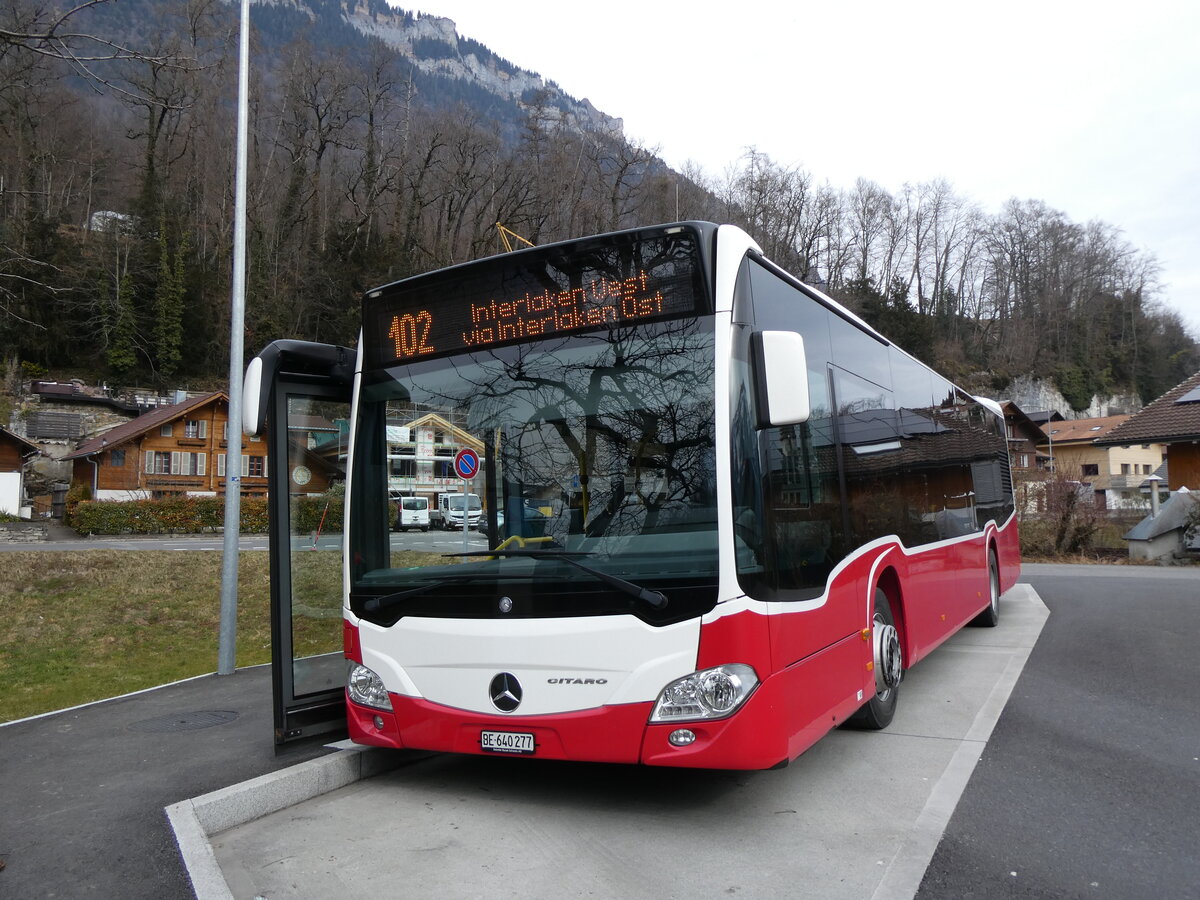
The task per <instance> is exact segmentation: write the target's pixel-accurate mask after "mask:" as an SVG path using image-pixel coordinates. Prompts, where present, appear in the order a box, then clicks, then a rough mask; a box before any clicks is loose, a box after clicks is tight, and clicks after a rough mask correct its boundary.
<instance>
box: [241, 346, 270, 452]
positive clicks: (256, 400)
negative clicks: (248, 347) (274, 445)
mask: <svg viewBox="0 0 1200 900" xmlns="http://www.w3.org/2000/svg"><path fill="white" fill-rule="evenodd" d="M266 377H267V376H265V375H264V374H263V361H262V359H261V358H260V357H257V356H256V357H254V359H252V360H250V365H248V366H247V367H246V375H245V378H244V379H243V382H242V433H243V434H246V435H249V436H250V437H258V436H259V435H260V434H261V433H262V429H263V426H264V425H265V424H266V422H267V409H266V404H267V398H268V397H269V396H270V393H271V387H270V385H268V384H265V383H264V382H265V380H266Z"/></svg>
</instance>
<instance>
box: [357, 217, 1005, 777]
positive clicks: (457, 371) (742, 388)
mask: <svg viewBox="0 0 1200 900" xmlns="http://www.w3.org/2000/svg"><path fill="white" fill-rule="evenodd" d="M359 368H360V371H359V373H358V375H357V384H356V409H355V426H354V435H353V445H352V451H351V469H352V476H351V480H350V489H349V499H348V504H347V505H348V513H347V517H348V538H347V578H348V582H347V596H346V610H345V620H346V621H345V644H346V655H347V657H348V658H349V659H350V660H351V661H352V668H351V674H350V678H349V686H348V690H347V697H348V710H349V713H348V716H349V723H350V731H351V736H352V737H353V739H354V740H356V741H358V742H360V743H365V744H372V745H377V746H385V747H396V748H401V747H403V748H417V749H427V750H437V751H446V752H460V753H479V754H505V755H514V756H521V757H525V758H531V759H545V758H549V759H574V760H594V761H605V762H624V763H643V764H652V765H676V766H695V767H708V768H767V767H771V766H776V765H779V764H782V763H786V762H788V761H789V760H790V759H793V758H795V757H796V756H797V755H798V754H799V753H802V752H803V751H804V750H805V749H807V748H808V747H809V746H811V745H812V743H814V742H815V741H816V740H818V739H819V738H820V737H821V736H822V735H823V734H825V733H826V732H827V731H828V730H829V729H830V728H833V727H836V726H837V725H840V724H843V723H847V722H850V723H856V724H859V725H861V726H863V727H868V728H881V727H886V725H887V724H888V722H889V721H890V720H891V716H892V714H893V713H894V710H895V708H896V704H897V702H898V697H899V693H900V689H901V679H902V676H903V672H904V670H905V669H907V668H908V667H909V666H911V665H912V664H913V663H914V662H916V661H917V660H918V659H920V658H921V657H922V656H924V655H925V654H927V653H928V652H930V651H931V650H932V649H933V648H934V647H936V646H937V645H938V644H939V643H941V642H942V641H944V640H945V639H946V638H947V637H949V636H950V635H951V634H953V632H954V631H955V630H957V629H958V628H959V627H961V625H962V624H964V623H965V622H967V621H968V620H972V619H981V620H987V619H989V618H992V621H991V622H987V621H985V622H984V624H994V617H992V616H989V613H994V612H996V611H998V605H997V604H998V598H999V592H1000V590H1002V589H1003V588H1006V587H1007V586H1009V585H1010V584H1011V583H1012V582H1013V581H1014V580H1015V578H1016V573H1017V567H1018V561H1017V557H1016V526H1015V521H1014V517H1013V511H1012V502H1011V479H1010V476H1009V474H1008V467H1007V456H1006V447H1005V442H1004V438H1003V430H1002V428H1001V425H1000V423H998V421H997V420H996V416H995V413H994V410H992V409H991V408H990V407H988V406H987V405H986V404H981V403H979V402H977V401H976V400H975V399H974V398H971V397H969V396H967V395H966V394H964V393H963V392H962V391H960V390H958V389H957V388H955V387H954V386H953V385H952V384H951V383H950V382H948V381H946V380H945V379H943V378H941V377H940V376H938V375H936V374H935V373H933V372H931V371H930V370H929V369H928V368H927V367H925V366H923V365H922V364H920V363H918V362H917V361H915V360H913V359H912V358H911V357H908V356H907V355H906V354H904V353H903V352H902V351H900V350H899V349H898V348H895V347H894V346H892V345H891V344H890V343H889V342H888V341H887V340H886V339H885V338H883V337H882V336H880V335H878V334H876V333H875V332H873V331H872V330H871V329H869V328H867V327H866V326H865V325H863V324H862V323H861V322H859V321H858V320H856V319H855V318H854V317H853V316H852V315H850V314H849V313H847V312H846V311H845V310H843V309H841V308H840V307H838V306H837V304H835V303H833V301H831V300H829V299H828V298H826V297H824V296H823V295H820V294H818V293H816V292H814V291H812V290H811V289H809V288H806V287H805V286H803V285H801V284H800V283H799V282H797V281H796V280H795V279H793V278H791V276H788V275H787V274H786V273H784V272H782V271H781V270H779V269H778V268H777V267H775V266H773V265H772V264H770V263H769V262H768V261H767V260H765V259H763V258H762V257H761V254H759V253H758V252H757V248H756V247H755V246H754V245H753V242H752V241H750V239H749V238H748V237H747V236H746V235H745V234H744V233H742V232H740V231H738V230H737V229H730V228H728V227H727V226H722V227H720V228H718V227H717V226H712V225H708V224H703V223H683V224H680V225H673V226H663V227H659V228H648V229H639V230H636V231H632V232H623V233H619V234H616V235H606V236H600V237H597V238H592V239H586V240H582V241H577V242H570V243H569V244H563V245H554V246H551V247H546V248H537V249H534V250H527V251H521V252H518V253H514V254H506V255H504V256H501V257H496V258H493V259H490V260H484V261H480V262H477V263H471V264H467V265H464V266H458V267H455V268H452V269H448V270H444V271H442V272H438V273H432V274H431V275H428V276H421V277H418V278H414V279H409V280H407V281H404V282H398V283H397V284H395V285H389V286H386V287H384V288H380V289H378V290H377V291H373V292H371V293H369V294H368V295H367V297H366V298H365V300H364V333H363V340H362V341H361V343H360V367H359ZM431 416H433V417H436V418H437V420H438V421H441V422H445V423H447V424H448V425H449V426H450V427H452V428H454V429H457V430H458V431H459V432H461V433H462V434H464V435H466V436H469V438H470V440H471V441H472V442H473V445H476V446H479V447H482V448H483V451H482V452H481V454H480V460H481V465H480V472H479V476H478V477H477V479H476V481H475V483H474V490H478V491H480V494H481V495H471V496H474V497H475V498H476V500H477V501H478V509H479V511H480V512H479V514H480V515H481V516H483V517H485V518H484V520H483V522H481V524H480V531H481V532H482V533H484V534H486V536H487V541H488V546H487V549H485V550H467V549H465V548H464V549H463V550H461V551H460V550H457V549H455V550H452V551H447V552H443V551H436V552H435V551H430V550H423V551H420V550H417V549H415V548H409V547H407V546H404V545H402V544H397V543H396V542H395V541H394V540H389V539H388V535H387V529H386V504H384V503H380V502H379V501H378V500H377V498H378V497H384V496H386V490H387V471H388V466H387V464H388V460H389V458H390V457H394V456H395V455H396V448H394V447H391V446H390V444H389V441H390V436H392V435H397V434H403V433H407V432H408V431H409V430H410V426H411V425H412V423H415V422H418V421H428V420H429V417H431ZM445 496H447V495H445V494H443V497H445ZM448 496H451V497H453V496H454V495H453V494H450V495H448ZM458 496H459V497H462V496H463V495H462V494H461V493H460V494H458ZM465 505H466V507H467V510H468V512H469V511H470V509H472V508H473V507H474V505H475V504H474V502H473V501H470V500H468V501H467V502H466V504H465ZM461 508H462V506H461V505H460V510H461ZM530 511H536V515H531V514H530ZM452 512H453V507H451V506H449V504H448V505H447V511H446V515H447V516H449V515H450V514H452ZM459 527H461V519H460V520H459Z"/></svg>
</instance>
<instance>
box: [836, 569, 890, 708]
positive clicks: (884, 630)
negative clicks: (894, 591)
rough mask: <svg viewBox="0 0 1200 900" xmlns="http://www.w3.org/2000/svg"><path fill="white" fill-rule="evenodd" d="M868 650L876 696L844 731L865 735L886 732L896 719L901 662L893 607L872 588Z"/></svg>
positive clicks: (880, 592) (884, 596)
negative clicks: (869, 643)
mask: <svg viewBox="0 0 1200 900" xmlns="http://www.w3.org/2000/svg"><path fill="white" fill-rule="evenodd" d="M871 646H872V648H873V649H872V653H873V656H874V663H875V665H874V667H873V670H872V671H874V672H875V694H874V695H873V696H872V697H871V699H870V700H868V701H867V702H866V703H864V704H863V705H862V706H861V707H859V710H858V712H856V713H854V715H852V716H851V717H850V718H849V719H847V720H846V725H847V727H850V728H861V729H863V730H865V731H879V730H881V729H883V728H887V727H888V725H890V724H891V723H892V717H893V716H895V715H896V704H897V703H898V702H899V700H900V680H901V679H902V678H903V676H904V659H903V656H902V650H901V647H900V635H899V633H898V632H897V631H896V619H895V618H894V617H893V616H892V604H891V602H890V601H889V600H888V597H887V594H885V593H884V592H883V591H882V590H881V589H880V588H875V614H874V615H873V616H872V617H871Z"/></svg>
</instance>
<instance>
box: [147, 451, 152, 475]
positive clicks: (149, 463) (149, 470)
mask: <svg viewBox="0 0 1200 900" xmlns="http://www.w3.org/2000/svg"><path fill="white" fill-rule="evenodd" d="M146 474H147V475H153V474H154V451H153V450H147V451H146Z"/></svg>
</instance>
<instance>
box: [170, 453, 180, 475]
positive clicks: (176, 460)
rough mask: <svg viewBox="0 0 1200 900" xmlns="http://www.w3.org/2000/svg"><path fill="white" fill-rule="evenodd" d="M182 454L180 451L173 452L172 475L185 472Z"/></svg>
mask: <svg viewBox="0 0 1200 900" xmlns="http://www.w3.org/2000/svg"><path fill="white" fill-rule="evenodd" d="M180 456H182V454H181V453H180V452H179V451H178V450H172V451H171V474H172V475H179V474H180V473H181V472H182V471H183V462H182V460H181V459H180Z"/></svg>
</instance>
